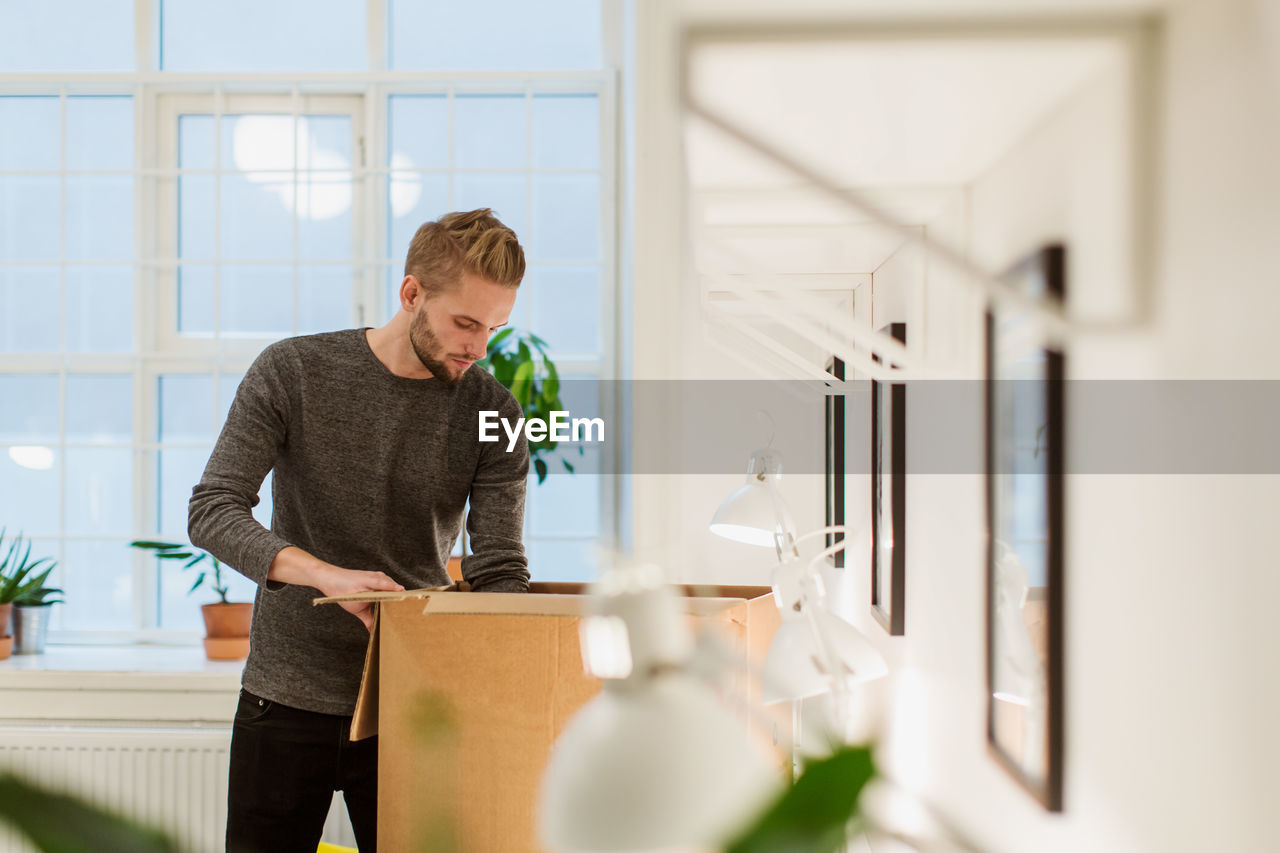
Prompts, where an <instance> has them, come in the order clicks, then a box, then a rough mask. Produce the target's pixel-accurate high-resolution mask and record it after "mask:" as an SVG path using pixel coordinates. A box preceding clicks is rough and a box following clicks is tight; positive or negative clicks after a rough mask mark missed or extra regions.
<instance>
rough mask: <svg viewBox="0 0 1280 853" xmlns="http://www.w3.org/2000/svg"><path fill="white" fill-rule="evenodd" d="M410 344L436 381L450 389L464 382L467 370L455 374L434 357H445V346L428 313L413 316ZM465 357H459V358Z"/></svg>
mask: <svg viewBox="0 0 1280 853" xmlns="http://www.w3.org/2000/svg"><path fill="white" fill-rule="evenodd" d="M409 344H410V345H411V346H412V347H413V351H414V352H415V353H417V355H418V361H420V362H422V366H423V367H425V368H426V369H427V370H430V371H431V375H432V376H434V377H435V378H436V379H439V380H440V381H441V382H443V383H444V384H445V385H447V386H449V387H450V388H454V387H456V386H457V385H458V383H459V382H461V381H462V377H463V376H464V375H465V374H466V371H465V370H462V371H458V372H457V373H455V372H454V370H453V369H450V367H449V365H448V364H447V363H446V362H444V361H443V360H442V359H441V358H437V357H436V356H435V355H433V353H441V354H442V355H443V354H444V345H443V344H441V343H440V339H439V338H438V337H436V333H435V330H434V329H432V328H431V323H430V321H428V320H427V312H426V311H419V312H418V313H417V314H414V315H413V320H412V321H411V322H410V323H409ZM465 357H466V356H459V358H465Z"/></svg>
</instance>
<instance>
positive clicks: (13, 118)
mask: <svg viewBox="0 0 1280 853" xmlns="http://www.w3.org/2000/svg"><path fill="white" fill-rule="evenodd" d="M0 8H4V7H3V6H0ZM3 16H4V13H3V12H0V20H3ZM0 26H3V24H0ZM3 38H4V37H3V36H0V40H3ZM0 55H3V48H0ZM0 62H3V59H0ZM61 168H62V114H61V107H59V106H58V99H57V98H50V97H43V96H41V97H27V96H17V97H5V98H0V170H10V169H42V170H48V169H61Z"/></svg>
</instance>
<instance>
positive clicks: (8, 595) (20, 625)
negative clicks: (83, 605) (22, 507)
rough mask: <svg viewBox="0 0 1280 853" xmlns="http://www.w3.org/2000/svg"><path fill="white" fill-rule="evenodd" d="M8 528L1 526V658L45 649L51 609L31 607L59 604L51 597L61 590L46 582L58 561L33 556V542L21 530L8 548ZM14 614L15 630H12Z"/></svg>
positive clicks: (34, 652)
mask: <svg viewBox="0 0 1280 853" xmlns="http://www.w3.org/2000/svg"><path fill="white" fill-rule="evenodd" d="M5 532H6V530H4V529H0V551H3V552H4V557H3V559H0V660H4V659H5V658H7V657H9V655H10V654H11V653H12V652H14V651H17V652H18V653H19V654H36V653H38V652H41V651H43V650H44V636H45V633H46V632H47V631H48V620H47V619H44V618H43V616H44V615H45V614H47V612H48V611H47V610H41V609H28V608H47V607H49V606H50V605H53V604H57V603H58V602H57V601H52V600H50V598H49V597H50V596H52V595H56V594H60V593H61V592H62V590H60V589H53V588H50V587H46V586H45V585H44V582H45V581H46V580H48V578H49V575H50V573H52V572H53V570H54V567H55V566H56V565H57V564H56V563H54V561H53V560H52V559H51V558H49V557H40V558H39V559H36V560H32V559H31V542H30V541H28V540H24V539H23V536H22V534H21V533H19V534H18V535H17V536H16V537H14V539H13V541H12V542H10V543H9V548H8V550H7V551H5V550H4V539H5ZM24 543H25V546H26V547H25V548H24V547H23V545H24ZM59 600H60V599H59ZM14 605H18V607H17V608H15V607H14ZM11 615H12V619H13V624H14V630H13V631H12V632H10V631H9V622H10V616H11ZM15 638H16V642H15ZM15 646H16V649H15Z"/></svg>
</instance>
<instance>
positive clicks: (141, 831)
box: [0, 773, 178, 853]
mask: <svg viewBox="0 0 1280 853" xmlns="http://www.w3.org/2000/svg"><path fill="white" fill-rule="evenodd" d="M0 819H3V820H5V821H7V822H8V823H9V824H11V825H12V826H13V827H14V828H15V829H17V830H18V831H19V832H20V833H22V834H23V835H25V836H26V837H27V838H29V839H30V840H31V842H32V843H33V844H34V845H35V846H36V847H37V848H38V849H40V850H42V851H45V853H97V851H101V850H111V851H114V853H178V846H177V845H176V844H175V843H174V842H173V841H171V840H170V839H168V838H166V837H165V836H164V835H163V834H162V833H160V832H158V831H156V830H154V829H148V828H145V827H142V826H139V825H138V824H135V823H131V822H129V821H127V820H125V819H124V818H121V817H117V816H116V815H113V814H110V813H108V812H106V811H103V810H101V809H99V808H97V807H95V806H91V805H88V804H86V803H84V802H81V801H80V800H77V799H76V798H74V797H70V796H67V795H66V794H59V793H54V792H52V791H47V790H44V789H41V788H38V787H36V786H35V785H32V784H30V783H27V782H24V781H23V780H21V779H19V778H18V777H17V776H14V775H11V774H8V773H3V774H0Z"/></svg>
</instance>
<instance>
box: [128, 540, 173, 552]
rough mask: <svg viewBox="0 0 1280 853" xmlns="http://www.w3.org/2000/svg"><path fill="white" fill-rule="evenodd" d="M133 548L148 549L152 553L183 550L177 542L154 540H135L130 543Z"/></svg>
mask: <svg viewBox="0 0 1280 853" xmlns="http://www.w3.org/2000/svg"><path fill="white" fill-rule="evenodd" d="M129 547H131V548H146V549H148V550H151V551H163V550H166V549H167V550H172V549H174V548H182V547H184V546H182V545H181V544H179V543H177V542H158V541H155V540H152V539H135V540H134V541H132V542H130V543H129Z"/></svg>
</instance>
